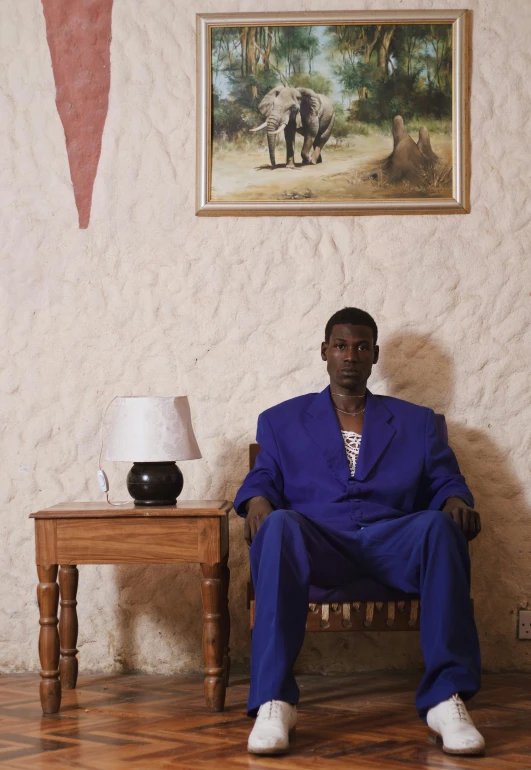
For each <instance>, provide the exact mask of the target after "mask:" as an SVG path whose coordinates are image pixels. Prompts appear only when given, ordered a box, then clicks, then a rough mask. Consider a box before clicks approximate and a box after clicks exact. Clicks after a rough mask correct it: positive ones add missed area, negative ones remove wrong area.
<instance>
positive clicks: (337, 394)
mask: <svg viewBox="0 0 531 770" xmlns="http://www.w3.org/2000/svg"><path fill="white" fill-rule="evenodd" d="M330 393H331V394H332V396H341V398H365V394H366V393H367V391H365V393H364V394H363V396H347V394H346V393H334V392H333V391H330Z"/></svg>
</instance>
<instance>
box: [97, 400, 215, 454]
mask: <svg viewBox="0 0 531 770" xmlns="http://www.w3.org/2000/svg"><path fill="white" fill-rule="evenodd" d="M200 457H201V452H200V451H199V447H198V445H197V441H196V438H195V435H194V429H193V428H192V418H191V416H190V406H189V405H188V398H187V397H186V396H130V397H127V398H117V399H116V405H115V408H114V411H113V413H112V419H111V424H110V426H109V430H108V432H107V439H106V441H105V459H106V460H114V461H123V462H145V463H146V462H167V461H171V460H198V459H199V458H200Z"/></svg>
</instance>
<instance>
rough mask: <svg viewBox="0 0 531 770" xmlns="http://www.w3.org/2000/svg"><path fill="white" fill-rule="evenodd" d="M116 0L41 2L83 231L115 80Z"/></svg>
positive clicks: (59, 109) (53, 0) (88, 212)
mask: <svg viewBox="0 0 531 770" xmlns="http://www.w3.org/2000/svg"><path fill="white" fill-rule="evenodd" d="M112 3H113V0H42V7H43V10H44V18H45V20H46V37H47V39H48V46H49V48H50V55H51V58H52V68H53V75H54V79H55V91H56V96H55V103H56V104H57V111H58V113H59V117H60V118H61V122H62V124H63V128H64V132H65V138H66V151H67V153H68V162H69V164H70V177H71V179H72V184H73V186H74V197H75V200H76V206H77V211H78V215H79V227H80V228H83V229H84V228H86V227H88V224H89V220H90V207H91V204H92V188H93V187H94V179H95V178H96V171H97V169H98V161H99V159H100V153H101V138H102V136H103V127H104V125H105V118H106V117H107V107H108V104H109V87H110V82H111V56H110V47H111V17H112Z"/></svg>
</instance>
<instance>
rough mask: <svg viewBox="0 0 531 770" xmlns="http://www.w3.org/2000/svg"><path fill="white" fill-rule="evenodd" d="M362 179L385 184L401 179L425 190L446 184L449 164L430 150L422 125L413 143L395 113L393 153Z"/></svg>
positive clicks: (450, 169)
mask: <svg viewBox="0 0 531 770" xmlns="http://www.w3.org/2000/svg"><path fill="white" fill-rule="evenodd" d="M364 178H365V179H373V180H378V181H379V182H382V183H389V184H397V183H400V182H405V183H407V184H411V185H413V186H416V187H417V188H418V189H422V188H425V189H429V188H430V187H431V186H436V185H439V186H441V185H443V184H449V183H450V182H451V178H452V166H451V164H450V163H449V162H448V161H446V160H444V159H443V158H439V156H438V155H437V154H436V153H435V152H434V151H433V148H432V146H431V141H430V133H429V131H428V129H427V128H426V126H421V127H420V129H419V139H418V142H415V141H414V140H413V139H412V138H411V136H410V135H409V134H408V132H407V131H406V128H405V126H404V121H403V119H402V117H401V116H400V115H396V117H395V118H394V120H393V152H392V153H391V155H389V157H387V158H385V159H384V160H382V161H381V163H379V164H378V165H377V166H376V167H375V168H374V169H371V171H369V172H368V173H367V174H365V176H364Z"/></svg>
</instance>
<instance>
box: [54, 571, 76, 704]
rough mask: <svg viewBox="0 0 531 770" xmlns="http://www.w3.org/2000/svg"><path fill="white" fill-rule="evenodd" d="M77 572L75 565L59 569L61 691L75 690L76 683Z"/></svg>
mask: <svg viewBox="0 0 531 770" xmlns="http://www.w3.org/2000/svg"><path fill="white" fill-rule="evenodd" d="M78 580H79V571H78V569H77V567H76V565H75V564H65V565H61V566H60V567H59V591H60V594H61V613H60V615H59V640H60V651H61V659H60V661H59V671H60V679H61V689H63V690H75V688H76V682H77V669H78V663H77V658H76V655H77V650H76V643H77V629H78V626H77V611H76V607H77V601H76V595H77V584H78Z"/></svg>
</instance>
